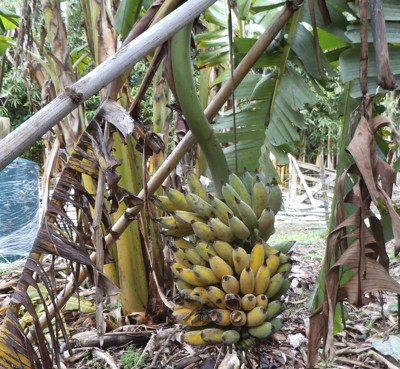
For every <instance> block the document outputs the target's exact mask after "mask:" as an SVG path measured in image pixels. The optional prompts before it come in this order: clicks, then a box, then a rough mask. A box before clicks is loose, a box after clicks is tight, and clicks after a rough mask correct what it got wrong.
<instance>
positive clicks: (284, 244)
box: [273, 241, 296, 254]
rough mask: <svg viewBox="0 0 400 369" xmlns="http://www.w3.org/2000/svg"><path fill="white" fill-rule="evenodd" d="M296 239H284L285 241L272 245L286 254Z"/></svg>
mask: <svg viewBox="0 0 400 369" xmlns="http://www.w3.org/2000/svg"><path fill="white" fill-rule="evenodd" d="M295 243H296V241H286V242H281V243H278V244H276V245H274V246H273V247H274V249H276V250H278V251H280V252H282V253H284V254H288V253H289V251H290V250H291V249H292V247H293V246H294V245H295Z"/></svg>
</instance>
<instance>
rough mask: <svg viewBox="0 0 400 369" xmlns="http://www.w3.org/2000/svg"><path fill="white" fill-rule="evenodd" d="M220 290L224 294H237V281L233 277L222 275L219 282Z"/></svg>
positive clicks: (238, 288) (238, 287)
mask: <svg viewBox="0 0 400 369" xmlns="http://www.w3.org/2000/svg"><path fill="white" fill-rule="evenodd" d="M221 286H222V289H223V290H224V291H225V292H226V293H239V290H240V286H239V281H238V280H237V279H236V278H235V277H234V276H233V275H224V276H223V278H222V280H221Z"/></svg>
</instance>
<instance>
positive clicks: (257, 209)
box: [252, 176, 269, 218]
mask: <svg viewBox="0 0 400 369" xmlns="http://www.w3.org/2000/svg"><path fill="white" fill-rule="evenodd" d="M252 204H253V210H254V213H255V214H256V216H257V218H259V217H260V216H261V213H262V211H263V210H264V209H266V208H267V207H268V206H269V203H268V192H267V189H266V187H265V184H264V183H263V182H261V180H260V177H259V176H256V181H255V183H254V186H253V191H252Z"/></svg>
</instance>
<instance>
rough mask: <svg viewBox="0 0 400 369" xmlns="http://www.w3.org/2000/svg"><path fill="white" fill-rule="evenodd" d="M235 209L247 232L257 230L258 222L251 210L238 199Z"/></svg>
mask: <svg viewBox="0 0 400 369" xmlns="http://www.w3.org/2000/svg"><path fill="white" fill-rule="evenodd" d="M236 207H237V209H238V212H239V216H240V219H241V220H242V222H243V223H244V224H246V226H247V228H249V230H252V229H255V228H257V225H258V223H257V222H258V221H257V216H256V213H255V212H254V210H253V208H252V207H251V206H250V205H248V204H246V203H245V202H244V201H242V200H240V199H236Z"/></svg>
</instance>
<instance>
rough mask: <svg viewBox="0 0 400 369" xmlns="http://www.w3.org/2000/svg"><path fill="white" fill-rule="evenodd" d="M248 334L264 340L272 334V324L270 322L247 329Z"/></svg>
mask: <svg viewBox="0 0 400 369" xmlns="http://www.w3.org/2000/svg"><path fill="white" fill-rule="evenodd" d="M249 333H250V334H251V335H252V336H253V337H255V338H258V339H265V338H267V337H268V336H269V335H270V334H271V333H272V324H271V323H270V322H264V323H262V324H261V325H259V326H258V327H251V328H249Z"/></svg>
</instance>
